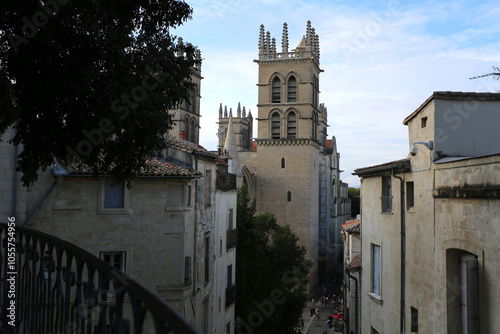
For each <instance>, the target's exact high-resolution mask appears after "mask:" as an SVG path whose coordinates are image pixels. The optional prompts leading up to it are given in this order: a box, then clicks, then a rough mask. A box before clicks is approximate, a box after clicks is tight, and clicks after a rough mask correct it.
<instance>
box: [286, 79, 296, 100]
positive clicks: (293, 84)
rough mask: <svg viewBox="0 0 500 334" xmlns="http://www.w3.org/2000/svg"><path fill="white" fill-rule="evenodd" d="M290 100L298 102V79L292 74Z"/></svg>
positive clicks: (289, 87) (289, 80) (289, 84)
mask: <svg viewBox="0 0 500 334" xmlns="http://www.w3.org/2000/svg"><path fill="white" fill-rule="evenodd" d="M287 88H288V102H297V79H295V77H294V76H293V75H292V76H291V77H290V78H289V79H288V87H287Z"/></svg>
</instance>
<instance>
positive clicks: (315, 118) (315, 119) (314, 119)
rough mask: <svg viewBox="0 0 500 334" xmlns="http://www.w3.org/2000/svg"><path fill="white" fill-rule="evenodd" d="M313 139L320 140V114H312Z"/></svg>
mask: <svg viewBox="0 0 500 334" xmlns="http://www.w3.org/2000/svg"><path fill="white" fill-rule="evenodd" d="M312 139H313V140H318V114H317V113H316V112H314V111H313V112H312Z"/></svg>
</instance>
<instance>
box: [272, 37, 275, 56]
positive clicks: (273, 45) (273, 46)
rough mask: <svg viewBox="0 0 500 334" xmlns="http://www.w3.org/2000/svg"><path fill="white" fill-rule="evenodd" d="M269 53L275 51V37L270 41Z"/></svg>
mask: <svg viewBox="0 0 500 334" xmlns="http://www.w3.org/2000/svg"><path fill="white" fill-rule="evenodd" d="M271 53H276V39H275V38H274V37H273V39H272V42H271Z"/></svg>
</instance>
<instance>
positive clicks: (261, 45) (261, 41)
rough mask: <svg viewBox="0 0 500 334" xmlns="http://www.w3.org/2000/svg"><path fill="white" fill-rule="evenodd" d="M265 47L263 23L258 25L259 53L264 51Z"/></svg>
mask: <svg viewBox="0 0 500 334" xmlns="http://www.w3.org/2000/svg"><path fill="white" fill-rule="evenodd" d="M265 49H266V42H265V40H264V25H263V24H261V25H260V34H259V53H264V52H265Z"/></svg>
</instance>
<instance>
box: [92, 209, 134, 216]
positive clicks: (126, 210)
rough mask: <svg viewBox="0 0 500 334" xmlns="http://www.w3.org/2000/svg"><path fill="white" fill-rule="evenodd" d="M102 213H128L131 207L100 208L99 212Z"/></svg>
mask: <svg viewBox="0 0 500 334" xmlns="http://www.w3.org/2000/svg"><path fill="white" fill-rule="evenodd" d="M97 213H98V214H100V215H128V214H130V212H129V209H111V208H110V209H99V211H98V212H97Z"/></svg>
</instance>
